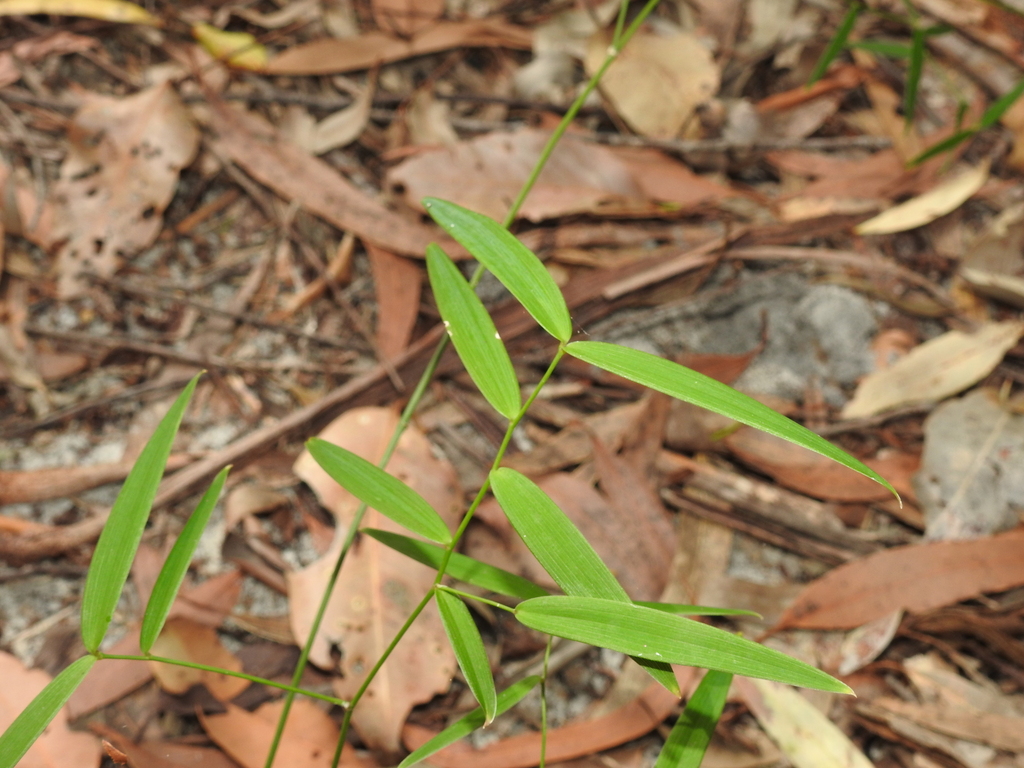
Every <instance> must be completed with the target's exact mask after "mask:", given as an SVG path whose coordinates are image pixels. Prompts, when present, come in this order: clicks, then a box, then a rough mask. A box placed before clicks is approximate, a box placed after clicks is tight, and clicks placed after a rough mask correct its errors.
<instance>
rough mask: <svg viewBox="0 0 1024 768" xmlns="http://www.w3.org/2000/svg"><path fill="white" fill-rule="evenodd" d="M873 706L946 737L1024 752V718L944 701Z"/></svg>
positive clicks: (887, 702)
mask: <svg viewBox="0 0 1024 768" xmlns="http://www.w3.org/2000/svg"><path fill="white" fill-rule="evenodd" d="M871 703H872V704H874V705H875V706H876V707H880V708H881V709H884V710H886V711H888V712H892V713H893V714H895V715H899V716H900V717H905V718H907V719H908V720H910V721H912V722H914V723H917V724H918V725H923V726H924V727H925V728H927V729H929V730H931V731H936V732H938V733H942V734H945V735H946V736H952V737H953V738H956V739H963V740H965V741H973V742H976V743H978V744H988V745H989V746H990V747H994V748H996V749H1002V750H1005V751H1007V752H1024V717H1008V716H1006V715H997V714H994V713H992V712H983V711H981V710H977V709H973V708H969V707H962V706H951V705H949V704H947V703H946V702H944V701H941V700H940V701H937V702H926V703H923V704H918V703H916V702H910V701H902V700H900V699H895V698H890V697H883V698H880V699H875V700H874V701H873V702H871Z"/></svg>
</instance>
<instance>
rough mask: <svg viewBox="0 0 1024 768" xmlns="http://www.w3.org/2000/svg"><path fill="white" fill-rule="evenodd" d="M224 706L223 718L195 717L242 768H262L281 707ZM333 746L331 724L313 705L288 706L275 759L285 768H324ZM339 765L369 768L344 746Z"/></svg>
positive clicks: (271, 704) (304, 701) (334, 736)
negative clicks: (286, 719) (248, 707)
mask: <svg viewBox="0 0 1024 768" xmlns="http://www.w3.org/2000/svg"><path fill="white" fill-rule="evenodd" d="M225 706H226V707H227V712H226V713H225V714H223V715H206V714H203V713H202V712H200V713H199V721H200V722H201V723H202V724H203V730H205V731H206V733H207V734H208V735H209V736H210V738H211V739H213V740H214V741H215V742H216V743H217V745H218V746H219V747H220V748H221V749H223V750H224V751H225V752H227V753H228V754H229V755H231V757H232V759H234V760H236V761H237V762H238V763H239V765H241V766H242V768H263V765H264V761H265V760H266V758H267V753H268V751H269V749H270V743H271V739H272V737H273V735H274V726H275V725H276V724H277V719H278V717H279V715H280V713H281V709H282V706H283V703H282V702H280V701H275V702H269V703H267V704H264V705H263V706H261V707H260V708H259V709H257V710H256V711H255V712H246V711H245V710H244V709H242V708H241V707H236V706H235V705H234V704H227V705H225ZM337 743H338V727H337V725H335V723H334V721H333V720H331V718H330V717H329V716H328V715H327V714H326V713H325V712H324V711H323V710H322V709H320V708H319V707H318V706H317V705H316V704H314V703H312V702H311V701H309V700H308V699H303V698H298V699H296V700H295V701H294V702H293V703H292V709H291V715H290V716H289V718H288V721H287V723H286V725H285V728H284V733H283V735H282V737H281V743H280V745H279V748H278V751H277V758H276V759H277V761H279V764H280V765H285V766H288V768H328V766H330V765H331V757H332V756H333V754H334V750H335V747H336V745H337ZM341 765H343V766H353V767H355V766H360V768H369V765H370V764H369V763H368V762H367V761H364V760H361V759H359V758H358V757H356V754H355V750H354V749H353V748H352V747H351V746H350V745H348V744H346V745H345V747H344V750H343V751H342V754H341Z"/></svg>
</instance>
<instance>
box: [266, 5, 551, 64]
mask: <svg viewBox="0 0 1024 768" xmlns="http://www.w3.org/2000/svg"><path fill="white" fill-rule="evenodd" d="M532 42H533V35H532V33H531V32H530V30H528V29H524V28H522V27H517V26H515V25H513V24H508V23H506V22H505V21H502V20H501V19H499V18H488V19H476V20H473V21H458V22H440V23H438V24H434V25H433V26H431V27H429V28H427V29H425V30H423V31H422V32H420V33H419V34H417V35H415V36H414V37H412V38H411V39H408V40H405V39H402V38H399V37H392V36H391V35H388V34H385V33H383V32H368V33H366V34H364V35H360V36H359V37H353V38H349V39H347V40H338V39H335V38H326V37H325V38H321V39H319V40H314V41H312V42H310V43H305V44H303V45H297V46H293V47H292V48H289V49H287V50H285V51H282V52H281V53H280V54H279V55H278V56H276V57H274V58H273V59H271V60H270V62H269V63H268V64H267V69H266V71H267V72H268V73H270V74H275V75H332V74H338V73H340V72H352V71H354V70H358V69H370V68H371V67H373V66H374V65H376V64H389V63H391V62H394V61H401V60H402V59H408V58H411V57H413V56H422V55H424V54H427V53H436V52H438V51H446V50H449V49H451V48H492V47H494V48H498V47H500V48H514V49H518V50H529V49H530V47H531V45H532Z"/></svg>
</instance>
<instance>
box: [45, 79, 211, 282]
mask: <svg viewBox="0 0 1024 768" xmlns="http://www.w3.org/2000/svg"><path fill="white" fill-rule="evenodd" d="M84 102H85V103H84V105H83V106H82V107H81V108H80V109H79V110H78V112H76V113H75V116H74V118H73V119H72V123H71V125H70V127H69V129H68V133H69V139H70V150H69V152H68V156H67V158H66V159H65V160H64V163H63V164H62V165H61V171H60V179H59V180H58V181H57V183H56V185H55V187H54V194H55V198H56V200H57V208H58V215H57V219H56V223H55V225H54V234H55V237H57V238H62V237H63V238H66V239H67V242H66V243H65V244H64V245H63V246H62V247H61V249H60V251H59V253H58V256H57V270H58V272H59V276H58V280H59V283H58V286H59V292H60V295H61V297H62V298H70V297H72V296H75V295H77V294H79V293H80V292H81V291H82V290H83V289H84V285H83V283H82V278H81V273H82V272H96V273H99V274H101V275H105V276H109V275H112V274H113V273H114V272H115V271H116V270H117V269H118V267H119V266H120V262H121V259H122V258H123V257H131V256H134V255H135V254H137V253H138V252H139V251H141V250H142V249H143V248H145V247H147V246H149V245H150V244H151V243H152V242H153V241H154V240H155V239H156V236H157V235H158V234H159V233H160V228H161V226H162V225H163V217H162V214H163V211H164V209H165V208H166V207H167V204H168V203H169V202H170V201H171V198H172V197H173V195H174V190H175V188H176V186H177V183H178V174H179V172H180V171H181V169H182V168H184V167H185V166H187V165H188V164H189V163H191V162H192V159H193V158H194V157H195V153H196V149H197V147H198V145H199V132H198V131H197V130H196V127H195V125H193V123H192V120H191V118H190V117H189V114H188V111H187V110H186V109H185V107H184V106H183V105H182V103H181V100H180V99H179V98H178V96H177V94H176V93H175V91H174V90H173V88H172V87H171V86H170V85H169V84H165V85H161V86H157V87H155V88H150V89H147V90H145V91H141V92H139V93H137V94H134V95H132V96H128V97H126V98H123V99H120V98H115V97H112V96H101V95H98V94H94V93H91V92H86V94H85V95H84Z"/></svg>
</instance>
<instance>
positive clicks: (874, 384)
mask: <svg viewBox="0 0 1024 768" xmlns="http://www.w3.org/2000/svg"><path fill="white" fill-rule="evenodd" d="M1022 334H1024V322H1021V321H1007V322H1003V323H989V324H988V325H983V326H982V327H981V328H979V329H978V330H977V331H975V332H974V333H964V332H963V331H949V332H947V333H944V334H942V335H941V336H938V337H936V338H934V339H931V340H930V341H926V342H925V343H924V344H921V345H920V346H918V347H915V348H914V349H912V350H911V351H910V352H909V353H907V355H906V356H905V357H902V358H901V359H899V360H897V361H896V362H895V363H894V364H893V365H892V366H891V367H890V368H886V369H885V370H883V371H877V372H876V373H872V374H869V375H868V376H866V377H865V378H864V379H863V380H862V381H861V383H860V385H859V386H858V387H857V392H856V393H855V394H854V396H853V399H852V400H850V402H849V403H847V404H846V407H845V408H843V412H842V417H843V418H844V419H856V418H861V417H864V416H873V415H875V414H876V413H881V412H883V411H886V410H889V409H890V408H895V407H896V406H898V405H906V404H908V403H926V402H929V401H932V400H942V399H943V398H945V397H949V396H950V395H955V394H956V393H957V392H960V391H961V390H964V389H966V388H967V387H969V386H971V385H972V384H976V383H977V382H979V381H981V380H982V379H983V378H985V377H986V376H988V375H989V374H990V373H991V372H992V371H993V370H994V369H995V367H996V366H997V365H999V363H1000V361H1001V360H1002V359H1003V356H1004V355H1005V354H1006V352H1007V350H1009V349H1012V348H1013V346H1014V345H1015V344H1016V343H1017V341H1018V340H1019V339H1020V337H1021V335H1022Z"/></svg>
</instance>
